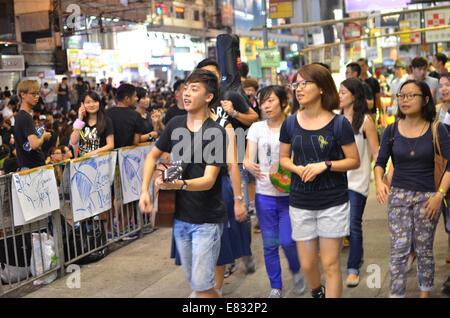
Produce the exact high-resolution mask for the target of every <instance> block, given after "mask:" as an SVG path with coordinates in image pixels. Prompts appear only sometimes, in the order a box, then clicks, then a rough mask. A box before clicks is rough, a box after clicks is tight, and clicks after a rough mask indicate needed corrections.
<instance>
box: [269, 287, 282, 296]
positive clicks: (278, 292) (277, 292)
mask: <svg viewBox="0 0 450 318" xmlns="http://www.w3.org/2000/svg"><path fill="white" fill-rule="evenodd" d="M269 298H283V295H282V293H281V289H278V288H272V290H271V291H270V294H269Z"/></svg>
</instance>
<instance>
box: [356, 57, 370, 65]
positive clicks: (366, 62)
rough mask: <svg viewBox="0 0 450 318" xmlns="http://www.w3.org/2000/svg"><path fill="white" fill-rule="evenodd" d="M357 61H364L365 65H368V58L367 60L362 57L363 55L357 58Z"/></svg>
mask: <svg viewBox="0 0 450 318" xmlns="http://www.w3.org/2000/svg"><path fill="white" fill-rule="evenodd" d="M357 62H364V64H366V65H367V66H369V60H367V59H365V58H363V57H361V58H359V59H358V61H357Z"/></svg>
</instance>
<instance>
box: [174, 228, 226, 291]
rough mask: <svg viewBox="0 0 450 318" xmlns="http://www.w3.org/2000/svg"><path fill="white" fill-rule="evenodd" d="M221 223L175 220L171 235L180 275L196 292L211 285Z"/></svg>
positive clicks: (213, 283)
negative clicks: (178, 260)
mask: <svg viewBox="0 0 450 318" xmlns="http://www.w3.org/2000/svg"><path fill="white" fill-rule="evenodd" d="M222 231H223V224H211V223H205V224H192V223H187V222H183V221H180V220H177V219H175V222H174V225H173V235H174V237H175V244H176V247H177V250H178V253H179V255H180V260H181V266H182V268H183V271H184V275H185V276H186V279H187V281H188V283H189V285H190V286H191V289H192V290H194V291H197V292H201V291H207V290H210V289H212V288H214V285H215V282H214V274H215V269H216V263H217V259H218V258H219V252H220V237H221V235H222Z"/></svg>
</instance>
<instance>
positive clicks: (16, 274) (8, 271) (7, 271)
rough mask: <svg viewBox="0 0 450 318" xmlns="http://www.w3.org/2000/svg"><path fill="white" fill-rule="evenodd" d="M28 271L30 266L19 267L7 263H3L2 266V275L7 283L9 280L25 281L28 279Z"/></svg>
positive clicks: (0, 268)
mask: <svg viewBox="0 0 450 318" xmlns="http://www.w3.org/2000/svg"><path fill="white" fill-rule="evenodd" d="M2 267H3V269H2ZM28 273H29V271H28V267H18V266H12V265H7V264H1V266H0V277H1V280H2V281H3V283H5V284H8V283H9V282H11V284H14V283H17V282H19V281H24V280H26V279H27V277H28ZM0 283H1V282H0Z"/></svg>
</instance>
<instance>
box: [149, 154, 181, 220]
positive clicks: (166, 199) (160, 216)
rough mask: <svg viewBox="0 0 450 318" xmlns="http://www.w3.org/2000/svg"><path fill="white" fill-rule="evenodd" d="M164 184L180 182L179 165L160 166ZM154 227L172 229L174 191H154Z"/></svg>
mask: <svg viewBox="0 0 450 318" xmlns="http://www.w3.org/2000/svg"><path fill="white" fill-rule="evenodd" d="M160 166H162V168H161V169H157V170H159V171H161V173H162V179H163V181H164V182H174V181H175V180H180V179H181V176H182V174H183V168H182V166H181V163H179V162H175V163H172V164H170V165H167V164H161V165H160ZM154 202H156V205H155V210H156V215H155V227H172V226H173V220H174V215H175V190H161V189H155V200H154Z"/></svg>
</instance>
